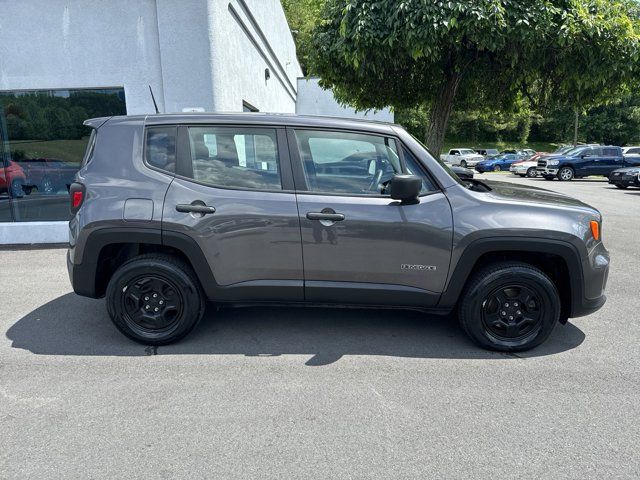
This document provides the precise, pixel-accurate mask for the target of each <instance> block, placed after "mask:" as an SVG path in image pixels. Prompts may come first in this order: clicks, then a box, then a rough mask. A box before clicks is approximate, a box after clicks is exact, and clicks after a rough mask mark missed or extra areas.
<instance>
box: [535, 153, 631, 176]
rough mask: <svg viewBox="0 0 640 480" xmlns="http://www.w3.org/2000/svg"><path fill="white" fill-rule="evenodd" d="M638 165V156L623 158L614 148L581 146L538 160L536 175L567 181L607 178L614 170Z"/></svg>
mask: <svg viewBox="0 0 640 480" xmlns="http://www.w3.org/2000/svg"><path fill="white" fill-rule="evenodd" d="M635 165H640V156H638V157H634V156H629V157H624V156H623V155H622V149H621V148H620V147H615V146H582V147H576V148H574V149H573V150H569V151H568V152H567V153H565V154H564V155H550V156H547V157H543V158H541V159H539V160H538V166H537V167H536V168H537V170H538V174H539V175H541V176H543V177H544V178H545V179H546V180H553V179H554V178H557V179H558V180H561V181H569V180H572V179H574V178H582V177H588V176H592V175H599V176H605V177H608V176H609V175H610V174H611V173H612V172H613V171H614V170H617V169H618V168H624V167H632V166H635Z"/></svg>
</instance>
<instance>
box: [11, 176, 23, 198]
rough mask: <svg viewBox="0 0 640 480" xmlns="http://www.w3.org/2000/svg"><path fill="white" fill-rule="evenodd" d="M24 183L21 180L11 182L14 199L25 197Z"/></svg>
mask: <svg viewBox="0 0 640 480" xmlns="http://www.w3.org/2000/svg"><path fill="white" fill-rule="evenodd" d="M22 185H23V184H22V182H21V181H20V180H14V181H13V182H11V196H12V197H13V198H22V197H24V189H23V188H22Z"/></svg>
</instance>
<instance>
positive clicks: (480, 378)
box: [0, 174, 640, 479]
mask: <svg viewBox="0 0 640 480" xmlns="http://www.w3.org/2000/svg"><path fill="white" fill-rule="evenodd" d="M485 177H490V178H499V179H500V180H510V181H511V180H512V181H514V182H517V183H528V184H534V185H537V186H541V187H544V188H552V189H556V190H558V191H561V192H566V193H568V194H571V195H573V196H576V197H578V198H581V199H583V200H585V201H587V202H588V203H591V204H593V205H594V206H596V207H597V208H599V209H600V210H601V211H602V212H603V213H604V215H605V223H604V239H605V242H606V244H607V246H608V248H609V249H610V251H611V255H612V262H613V267H612V272H611V276H610V281H609V288H608V293H609V301H608V302H607V304H606V305H605V307H604V308H603V309H602V310H601V311H600V312H598V313H596V314H594V315H591V316H590V317H585V318H580V319H576V320H574V321H572V322H571V323H569V324H568V325H566V326H564V327H558V328H557V329H556V330H555V332H554V333H553V335H552V337H551V338H550V339H549V340H548V342H547V343H546V344H545V345H543V346H542V347H539V348H538V349H536V350H534V351H532V352H529V353H526V354H520V355H503V354H498V353H490V352H485V351H482V350H478V349H477V348H476V347H474V346H473V345H472V344H470V343H469V341H468V340H467V339H466V337H465V336H464V334H463V333H462V332H461V331H460V330H459V329H458V328H457V326H456V325H455V323H452V322H448V321H443V320H441V319H438V318H430V317H425V316H424V315H421V314H419V313H414V312H398V311H364V310H337V309H297V308H296V309H281V308H247V309H235V310H233V309H229V310H223V311H221V312H215V311H213V310H212V309H210V311H209V312H208V313H207V316H206V319H205V321H204V322H203V323H202V324H201V325H200V326H199V328H198V329H197V330H196V331H195V332H194V333H193V334H192V335H191V336H189V337H188V338H187V339H186V340H185V341H183V342H182V343H180V344H178V345H175V346H169V347H161V348H158V349H152V348H145V347H144V346H140V345H137V344H135V343H132V342H130V341H129V340H127V339H126V338H124V337H123V336H121V335H120V334H119V333H118V332H117V331H116V330H115V328H114V327H112V326H111V324H110V322H109V320H108V318H107V314H106V311H105V308H104V304H103V302H102V301H99V300H89V299H84V298H80V297H77V296H75V295H74V294H73V293H71V291H70V286H69V282H68V279H67V276H66V268H65V259H64V255H65V251H64V250H61V249H52V250H23V251H0V290H1V291H2V297H1V298H2V300H1V301H0V330H1V331H2V332H3V333H4V335H3V336H0V478H64V477H72V478H100V477H101V478H105V477H119V478H136V477H140V478H175V477H186V478H261V479H267V478H273V479H280V478H428V477H435V478H489V477H491V478H541V477H542V478H580V479H583V478H603V477H609V476H610V477H617V478H631V477H638V476H640V433H639V432H640V422H639V418H640V361H639V357H640V355H639V354H640V296H639V293H640V292H639V290H640V288H639V287H640V280H639V279H640V190H637V191H631V190H629V191H618V190H616V189H613V188H610V187H609V186H608V185H607V184H606V183H604V182H602V181H591V180H586V181H574V182H571V183H559V182H553V183H551V182H545V181H544V180H520V179H514V178H513V177H511V176H510V175H497V174H495V175H491V174H490V175H487V176H485Z"/></svg>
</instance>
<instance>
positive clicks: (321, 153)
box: [295, 130, 401, 195]
mask: <svg viewBox="0 0 640 480" xmlns="http://www.w3.org/2000/svg"><path fill="white" fill-rule="evenodd" d="M295 136H296V141H297V144H298V151H299V152H300V158H301V161H302V166H303V170H304V175H305V179H306V181H307V186H308V188H309V190H310V191H312V192H322V193H328V194H343V195H345V194H346V195H385V194H387V191H386V187H387V184H388V182H389V180H391V178H392V177H393V176H394V175H395V174H396V173H399V172H400V171H401V165H400V159H399V157H398V151H397V149H396V142H395V140H393V139H392V138H388V137H381V136H376V135H364V134H359V133H351V132H331V131H322V130H296V131H295Z"/></svg>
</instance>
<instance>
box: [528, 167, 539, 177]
mask: <svg viewBox="0 0 640 480" xmlns="http://www.w3.org/2000/svg"><path fill="white" fill-rule="evenodd" d="M537 176H538V171H537V170H536V167H530V168H529V169H528V170H527V177H529V178H536V177H537Z"/></svg>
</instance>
